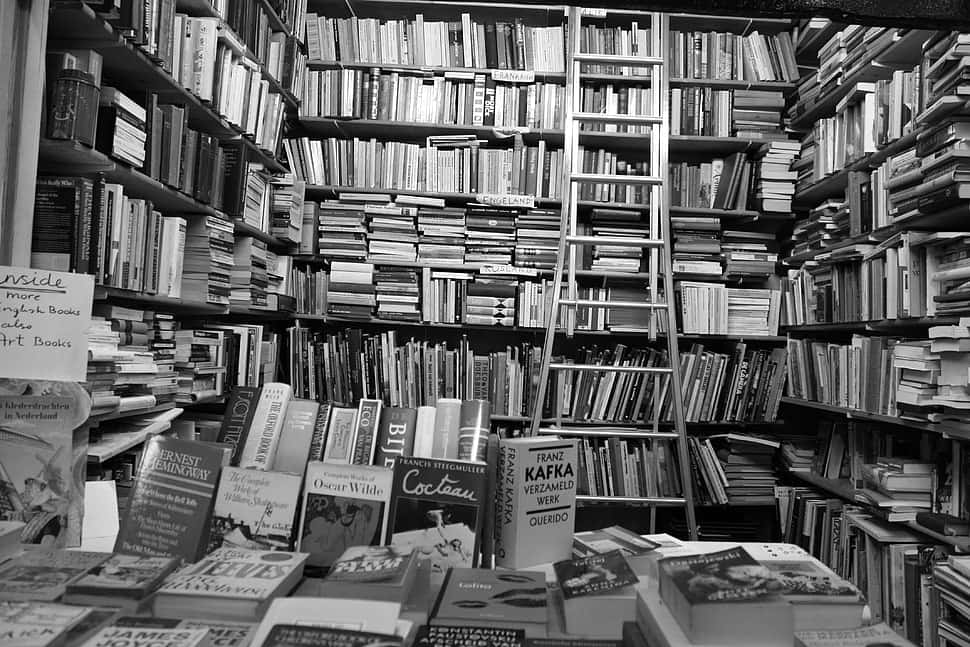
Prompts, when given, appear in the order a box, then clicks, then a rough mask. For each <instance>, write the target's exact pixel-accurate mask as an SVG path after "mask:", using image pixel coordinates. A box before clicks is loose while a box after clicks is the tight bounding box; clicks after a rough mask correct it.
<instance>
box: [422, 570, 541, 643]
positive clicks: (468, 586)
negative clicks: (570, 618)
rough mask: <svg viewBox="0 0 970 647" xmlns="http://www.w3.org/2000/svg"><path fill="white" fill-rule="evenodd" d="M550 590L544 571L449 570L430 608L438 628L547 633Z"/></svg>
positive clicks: (532, 633)
mask: <svg viewBox="0 0 970 647" xmlns="http://www.w3.org/2000/svg"><path fill="white" fill-rule="evenodd" d="M547 622H548V591H547V589H546V576H545V574H544V573H543V572H542V571H493V570H487V569H481V568H462V567H454V568H450V569H449V570H448V573H447V575H446V576H445V580H444V583H443V584H442V585H441V591H440V592H439V593H438V598H437V600H435V603H434V608H433V609H432V611H431V619H430V620H429V624H430V625H432V626H436V627H482V626H484V627H502V628H509V629H521V630H523V631H524V632H525V635H526V636H527V637H538V638H542V637H545V636H546V623H547Z"/></svg>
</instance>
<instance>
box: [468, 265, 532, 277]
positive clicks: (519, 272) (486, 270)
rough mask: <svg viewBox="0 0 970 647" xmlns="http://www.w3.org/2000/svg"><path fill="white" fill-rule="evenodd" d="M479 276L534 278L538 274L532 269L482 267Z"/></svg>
mask: <svg viewBox="0 0 970 647" xmlns="http://www.w3.org/2000/svg"><path fill="white" fill-rule="evenodd" d="M479 273H481V274H512V275H516V276H535V275H536V274H538V272H537V271H536V268H534V267H516V266H514V265H482V269H481V270H479Z"/></svg>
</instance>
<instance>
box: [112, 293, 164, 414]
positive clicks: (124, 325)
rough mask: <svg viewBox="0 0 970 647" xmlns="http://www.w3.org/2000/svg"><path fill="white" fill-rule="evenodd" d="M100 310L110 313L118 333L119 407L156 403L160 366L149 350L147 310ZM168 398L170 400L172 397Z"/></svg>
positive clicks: (116, 387) (117, 381) (147, 405)
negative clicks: (154, 385) (155, 391)
mask: <svg viewBox="0 0 970 647" xmlns="http://www.w3.org/2000/svg"><path fill="white" fill-rule="evenodd" d="M99 312H102V313H104V314H105V315H107V317H106V318H107V319H108V320H109V321H110V323H111V329H112V330H114V331H116V332H117V333H118V335H119V339H118V355H117V357H116V359H115V365H114V370H115V372H116V373H117V378H116V379H115V383H114V387H113V389H112V390H113V392H114V394H115V395H116V396H118V397H120V398H121V403H120V405H119V406H120V407H122V409H134V408H139V407H151V406H154V405H155V404H156V403H157V399H156V397H155V394H154V393H153V391H152V386H153V383H154V382H155V380H156V378H157V377H158V365H157V364H156V363H155V356H154V354H153V353H152V351H151V350H150V349H149V341H148V324H147V323H146V322H145V320H144V318H145V313H144V311H142V310H137V309H134V308H124V309H122V308H115V307H113V306H104V307H100V308H99ZM165 399H167V400H171V396H169V397H167V398H165Z"/></svg>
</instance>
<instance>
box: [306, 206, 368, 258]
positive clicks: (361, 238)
mask: <svg viewBox="0 0 970 647" xmlns="http://www.w3.org/2000/svg"><path fill="white" fill-rule="evenodd" d="M318 215H319V230H318V235H319V248H318V249H319V253H320V254H321V255H323V256H328V257H331V258H339V259H346V260H364V258H366V257H367V227H366V226H365V224H364V221H365V215H364V210H363V208H362V207H361V206H360V205H357V204H347V203H345V202H340V201H336V200H327V201H326V202H322V203H320V209H319V211H318Z"/></svg>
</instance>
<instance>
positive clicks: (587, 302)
mask: <svg viewBox="0 0 970 647" xmlns="http://www.w3.org/2000/svg"><path fill="white" fill-rule="evenodd" d="M559 305H561V306H568V307H576V306H587V307H590V308H630V309H631V310H664V309H666V308H667V304H666V303H656V302H654V301H597V300H596V299H560V300H559Z"/></svg>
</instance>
